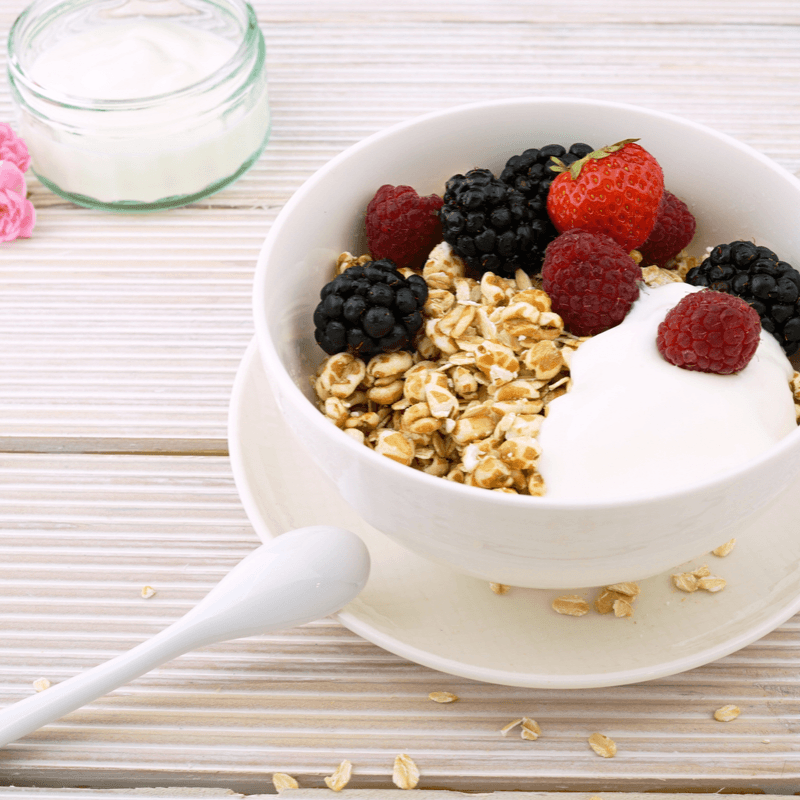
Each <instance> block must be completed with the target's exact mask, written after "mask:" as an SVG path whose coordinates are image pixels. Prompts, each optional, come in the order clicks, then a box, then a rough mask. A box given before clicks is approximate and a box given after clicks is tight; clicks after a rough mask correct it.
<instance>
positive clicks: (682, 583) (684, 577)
mask: <svg viewBox="0 0 800 800" xmlns="http://www.w3.org/2000/svg"><path fill="white" fill-rule="evenodd" d="M672 582H673V583H674V584H675V587H676V588H677V589H680V590H681V591H682V592H696V591H697V589H698V588H699V587H698V578H697V576H696V575H693V574H692V573H691V572H681V573H679V574H677V575H673V576H672Z"/></svg>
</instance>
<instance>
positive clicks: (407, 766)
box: [392, 753, 419, 789]
mask: <svg viewBox="0 0 800 800" xmlns="http://www.w3.org/2000/svg"><path fill="white" fill-rule="evenodd" d="M392 783H394V785H395V786H397V788H398V789H413V788H414V787H416V785H417V784H418V783H419V768H418V767H417V765H416V764H415V763H414V761H413V759H412V758H411V757H410V756H408V755H406V754H405V753H400V755H398V756H397V757H396V758H395V760H394V769H393V770H392Z"/></svg>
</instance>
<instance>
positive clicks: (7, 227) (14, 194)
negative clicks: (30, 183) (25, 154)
mask: <svg viewBox="0 0 800 800" xmlns="http://www.w3.org/2000/svg"><path fill="white" fill-rule="evenodd" d="M26 192H27V187H26V185H25V176H24V175H23V174H22V171H21V170H20V169H19V167H17V166H16V164H13V163H12V162H11V161H0V242H11V241H13V240H14V239H28V238H29V237H30V235H31V232H32V231H33V226H34V224H35V223H36V210H35V209H34V207H33V203H31V201H30V200H28V199H27V198H26V197H25V194H26Z"/></svg>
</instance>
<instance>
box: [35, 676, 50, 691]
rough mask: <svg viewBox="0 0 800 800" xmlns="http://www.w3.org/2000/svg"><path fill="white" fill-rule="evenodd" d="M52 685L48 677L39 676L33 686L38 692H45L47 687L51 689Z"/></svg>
mask: <svg viewBox="0 0 800 800" xmlns="http://www.w3.org/2000/svg"><path fill="white" fill-rule="evenodd" d="M51 686H52V684H51V683H50V681H49V680H47V678H37V679H36V680H35V681H34V682H33V688H34V689H36V691H37V692H43V691H44V690H45V689H49V688H50V687H51Z"/></svg>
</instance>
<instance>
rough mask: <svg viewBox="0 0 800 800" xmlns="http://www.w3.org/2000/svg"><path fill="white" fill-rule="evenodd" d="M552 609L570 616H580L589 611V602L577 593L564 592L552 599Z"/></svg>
mask: <svg viewBox="0 0 800 800" xmlns="http://www.w3.org/2000/svg"><path fill="white" fill-rule="evenodd" d="M553 611H557V612H558V613H559V614H567V615H568V616H570V617H582V616H583V615H584V614H588V613H589V604H588V603H587V602H586V601H585V600H584V599H583V598H582V597H580V596H579V595H577V594H565V595H563V596H562V597H556V599H555V600H553Z"/></svg>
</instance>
